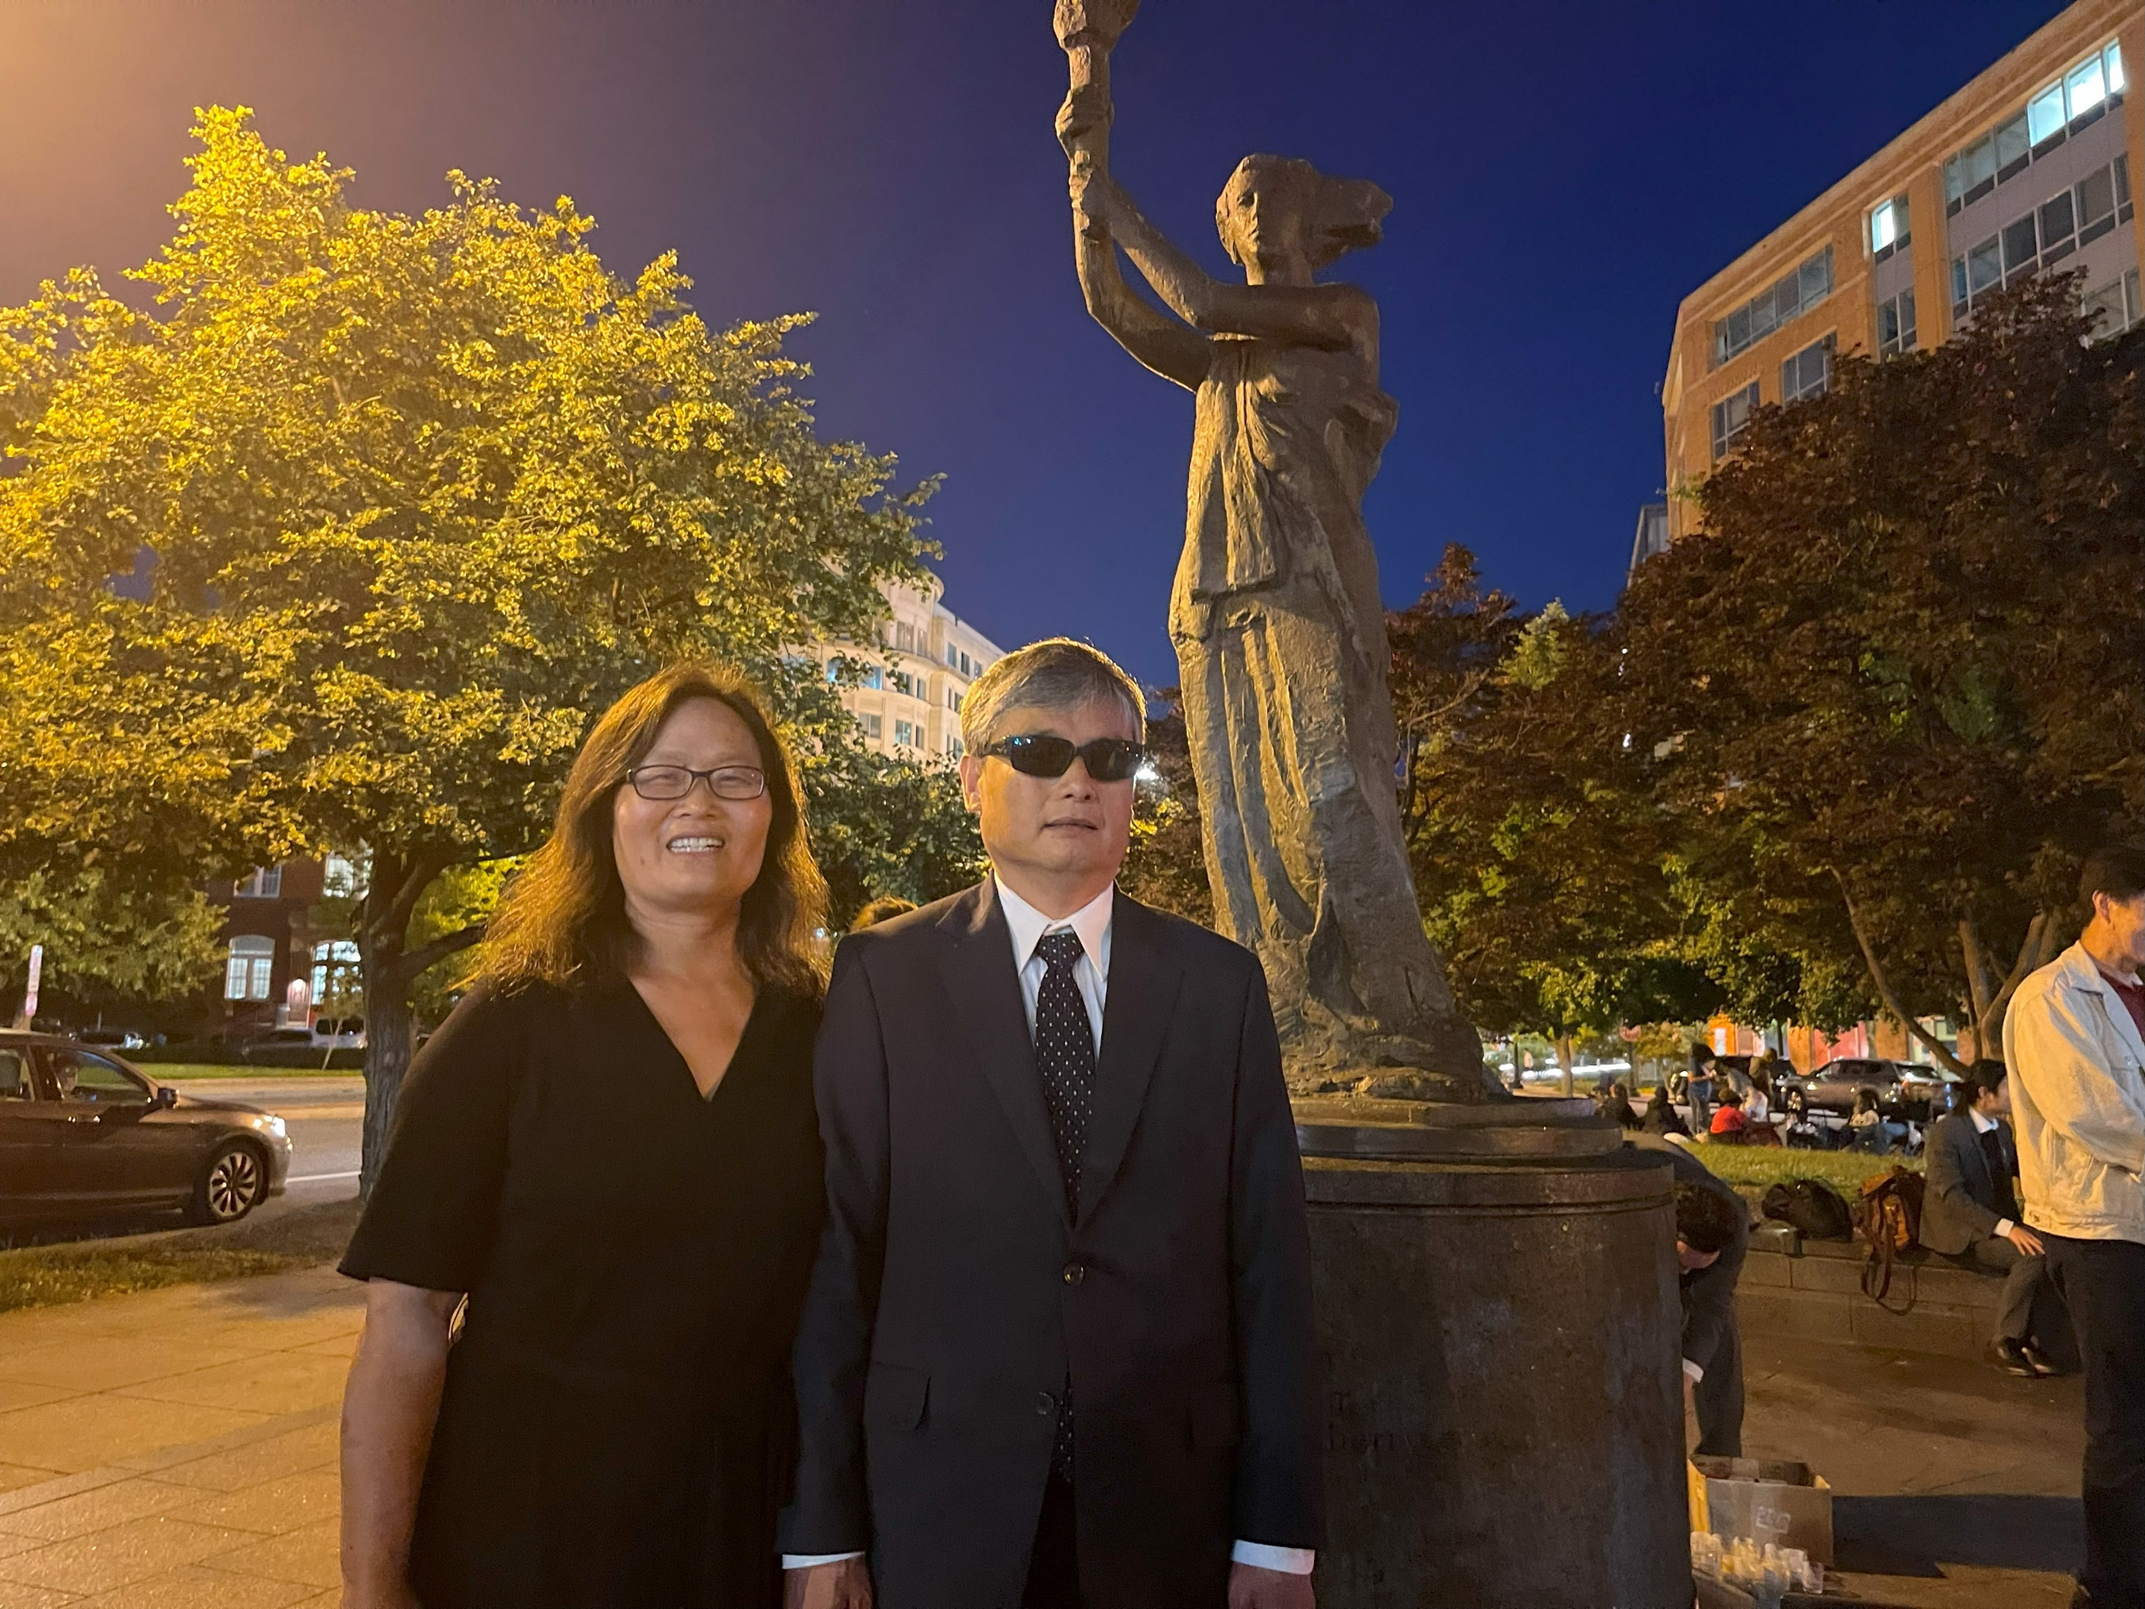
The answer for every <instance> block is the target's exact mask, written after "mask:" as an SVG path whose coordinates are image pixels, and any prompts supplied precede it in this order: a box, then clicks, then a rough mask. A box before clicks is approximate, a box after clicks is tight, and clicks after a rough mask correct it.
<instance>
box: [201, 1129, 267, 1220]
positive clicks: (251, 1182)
mask: <svg viewBox="0 0 2145 1609" xmlns="http://www.w3.org/2000/svg"><path fill="white" fill-rule="evenodd" d="M267 1193H268V1165H267V1163H265V1162H263V1161H262V1160H261V1153H260V1151H259V1150H258V1149H256V1148H255V1147H253V1146H251V1145H248V1144H247V1143H246V1142H245V1141H244V1140H226V1141H225V1142H224V1143H223V1144H221V1145H219V1146H217V1147H216V1149H215V1151H214V1153H213V1154H211V1156H210V1157H209V1160H208V1166H207V1167H205V1168H203V1169H202V1170H201V1177H200V1178H199V1179H198V1180H196V1181H195V1183H194V1198H193V1200H192V1201H190V1202H189V1203H187V1208H186V1216H187V1218H188V1219H189V1220H190V1221H192V1222H194V1223H197V1224H231V1223H237V1222H238V1220H239V1219H241V1218H243V1217H245V1216H246V1214H247V1213H249V1212H251V1211H252V1210H253V1209H254V1208H255V1207H256V1206H258V1205H260V1201H261V1197H262V1196H264V1195H266V1194H267Z"/></svg>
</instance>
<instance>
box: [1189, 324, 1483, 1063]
mask: <svg viewBox="0 0 2145 1609" xmlns="http://www.w3.org/2000/svg"><path fill="white" fill-rule="evenodd" d="M1208 349H1209V352H1210V353H1211V358H1210V361H1209V365H1208V370H1207V376H1206V379H1205V380H1204V381H1203V382H1202V383H1201V385H1200V387H1199V391H1198V408H1197V427H1196V435H1195V438H1194V441H1193V446H1192V472H1191V486H1190V494H1189V518H1188V522H1187V529H1186V532H1185V546H1184V556H1183V558H1182V560H1181V562H1180V563H1179V565H1178V568H1177V580H1176V588H1175V592H1174V595H1173V597H1172V599H1171V603H1170V619H1169V629H1170V636H1171V638H1172V640H1173V641H1174V642H1175V644H1176V650H1177V663H1178V667H1179V672H1180V675H1181V677H1182V684H1183V698H1184V717H1185V729H1186V732H1187V734H1188V736H1189V738H1190V742H1191V757H1192V770H1193V773H1194V775H1195V776H1196V778H1197V780H1198V783H1199V798H1200V807H1201V810H1202V811H1203V812H1204V815H1205V829H1206V853H1207V873H1208V878H1209V880H1210V882H1211V883H1212V885H1213V890H1214V898H1215V904H1216V917H1217V920H1218V925H1219V926H1220V928H1221V930H1222V932H1224V933H1226V934H1227V935H1229V936H1230V937H1231V938H1233V939H1235V940H1236V941H1237V942H1238V943H1240V944H1243V945H1246V946H1248V947H1249V948H1250V949H1252V950H1254V951H1256V952H1257V954H1258V956H1259V959H1260V960H1261V961H1262V962H1263V963H1264V964H1265V967H1266V975H1267V979H1268V982H1269V984H1270V986H1271V988H1272V991H1273V996H1274V1004H1275V1009H1276V1016H1277V1018H1278V1019H1279V1023H1280V1027H1281V1032H1282V1040H1283V1044H1284V1047H1285V1048H1286V1049H1287V1050H1288V1052H1289V1059H1290V1063H1291V1072H1292V1074H1294V1075H1296V1076H1297V1077H1298V1078H1299V1079H1301V1078H1304V1077H1310V1076H1316V1075H1318V1074H1321V1073H1323V1074H1336V1073H1338V1074H1348V1073H1355V1072H1365V1071H1369V1070H1370V1069H1371V1068H1373V1067H1375V1066H1377V1065H1379V1064H1381V1063H1382V1064H1388V1065H1391V1064H1399V1065H1412V1066H1416V1067H1423V1068H1426V1069H1428V1068H1434V1069H1435V1070H1437V1071H1440V1072H1445V1073H1462V1072H1463V1071H1465V1070H1466V1069H1469V1068H1476V1067H1479V1065H1480V1059H1481V1051H1480V1046H1479V1043H1478V1042H1477V1041H1476V1040H1475V1038H1474V1034H1473V1032H1472V1030H1470V1029H1468V1028H1467V1026H1466V1024H1465V1023H1464V1022H1462V1021H1460V1020H1459V1018H1458V1016H1457V1014H1456V1013H1455V1011H1454V1009H1453V1005H1452V1000H1451V997H1450V995H1449V993H1448V992H1447V989H1446V986H1445V979H1444V973H1443V969H1442V968H1441V967H1440V966H1439V964H1438V959H1437V956H1436V954H1435V952H1434V951H1433V950H1432V949H1431V947H1430V944H1429V941H1428V939H1427V938H1426V937H1425V936H1424V934H1423V929H1422V920H1421V917H1420V915H1419V913H1418V911H1417V909H1416V904H1415V893H1414V883H1413V880H1412V879H1411V877H1410V875H1409V869H1408V861H1407V852H1406V848H1405V845H1404V842H1403V839H1402V836H1401V828H1400V812H1399V805H1398V801H1397V798H1396V788H1395V783H1394V760H1395V749H1396V735H1395V732H1394V727H1393V711H1392V702H1391V699H1390V698H1389V697H1388V695H1387V692H1386V682H1385V666H1386V657H1387V648H1386V636H1385V614H1384V608H1383V605H1382V604H1381V602H1380V600H1379V596H1378V573H1377V560H1376V556H1375V554H1374V553H1373V551H1372V549H1371V545H1370V537H1369V534H1368V533H1367V532H1366V531H1365V530H1364V528H1363V517H1362V501H1363V493H1364V490H1365V488H1366V487H1368V485H1369V484H1370V480H1371V477H1372V476H1373V475H1375V474H1376V473H1377V470H1378V459H1379V455H1380V453H1381V452H1383V450H1384V448H1385V444H1386V442H1387V441H1388V440H1389V439H1390V438H1391V436H1392V433H1393V426H1394V423H1395V419H1396V416H1397V410H1396V408H1395V406H1394V403H1393V399H1392V398H1390V397H1388V396H1387V395H1386V394H1385V393H1384V392H1383V391H1381V390H1379V388H1378V385H1377V382H1376V380H1375V378H1374V376H1373V373H1372V370H1371V366H1370V365H1369V364H1368V363H1367V362H1366V361H1365V360H1364V358H1363V357H1362V356H1360V355H1359V354H1358V353H1356V352H1354V351H1340V352H1333V351H1323V350H1320V349H1317V348H1314V347H1309V346H1298V345H1292V344H1289V343H1285V342H1278V341H1265V340H1250V339H1243V338H1238V337H1217V338H1215V339H1213V340H1211V341H1210V342H1209V343H1208Z"/></svg>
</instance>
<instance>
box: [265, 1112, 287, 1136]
mask: <svg viewBox="0 0 2145 1609" xmlns="http://www.w3.org/2000/svg"><path fill="white" fill-rule="evenodd" d="M261 1127H262V1128H264V1129H266V1130H267V1131H268V1132H269V1133H270V1134H273V1135H274V1136H275V1137H276V1138H277V1139H279V1140H280V1139H283V1138H285V1137H286V1136H287V1135H288V1134H289V1132H290V1128H289V1125H288V1124H286V1123H285V1122H284V1121H283V1119H281V1118H280V1117H271V1118H268V1119H266V1120H264V1121H263V1122H262V1124H261Z"/></svg>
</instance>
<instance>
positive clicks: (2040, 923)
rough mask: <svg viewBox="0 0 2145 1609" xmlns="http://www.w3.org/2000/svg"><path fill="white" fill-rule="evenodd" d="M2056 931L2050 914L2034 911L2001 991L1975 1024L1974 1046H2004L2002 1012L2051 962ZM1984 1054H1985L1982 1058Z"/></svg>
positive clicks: (2057, 932) (2054, 949) (2057, 931)
mask: <svg viewBox="0 0 2145 1609" xmlns="http://www.w3.org/2000/svg"><path fill="white" fill-rule="evenodd" d="M2058 934H2059V930H2058V929H2057V927H2056V924H2055V921H2054V919H2053V917H2052V916H2051V914H2050V913H2049V912H2047V911H2035V912H2034V913H2033V920H2032V921H2031V922H2030V923H2028V924H2027V927H2026V938H2025V942H2024V943H2022V944H2020V945H2019V947H2018V959H2017V960H2016V961H2014V962H2012V963H2011V970H2010V972H2009V973H2007V974H2006V975H2005V977H2004V980H2003V987H2002V988H2000V989H1998V990H1997V991H1996V994H1995V996H1994V998H1992V999H1991V1000H1990V1001H1989V1003H1988V1008H1987V1009H1986V1010H1985V1011H1983V1012H1982V1014H1981V1015H1980V1017H1978V1018H1977V1019H1976V1020H1975V1023H1974V1043H1975V1045H1976V1046H1977V1047H1985V1046H1987V1045H1988V1044H1990V1043H1991V1042H1993V1043H1994V1044H1996V1045H1997V1046H1999V1047H2000V1046H2001V1045H2002V1044H2003V1019H2004V1012H2005V1011H2006V1010H2007V1009H2008V1008H2009V1006H2010V1004H2011V997H2012V996H2013V995H2015V994H2017V993H2018V986H2019V985H2020V984H2022V983H2024V982H2025V981H2026V979H2027V978H2029V977H2031V976H2032V975H2033V974H2034V973H2036V972H2038V971H2040V969H2041V968H2042V967H2044V966H2046V965H2048V963H2049V962H2051V961H2053V960H2054V959H2055V958H2056V957H2055V951H2056V940H2057V937H2058ZM1986 1053H1987V1052H1986V1051H1985V1050H1984V1054H1986Z"/></svg>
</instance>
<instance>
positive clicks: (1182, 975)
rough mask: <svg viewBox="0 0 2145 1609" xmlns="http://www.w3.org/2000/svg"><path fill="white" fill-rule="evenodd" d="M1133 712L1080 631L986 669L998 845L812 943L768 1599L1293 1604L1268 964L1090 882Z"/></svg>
mask: <svg viewBox="0 0 2145 1609" xmlns="http://www.w3.org/2000/svg"><path fill="white" fill-rule="evenodd" d="M1143 721H1144V704H1143V700H1142V698H1141V695H1140V691H1139V688H1138V686H1137V684H1135V683H1134V682H1132V681H1131V680H1130V678H1128V677H1127V676H1126V675H1125V674H1124V672H1123V671H1121V670H1119V669H1118V668H1117V667H1116V666H1115V665H1114V664H1112V663H1111V662H1110V661H1109V660H1108V659H1107V658H1105V657H1104V656H1103V655H1102V654H1100V653H1098V652H1097V651H1096V650H1094V649H1093V648H1090V647H1088V646H1086V645H1085V644H1081V643H1075V642H1070V641H1066V640H1064V639H1058V640H1055V641H1051V642H1044V643H1036V644H1032V645H1030V646H1029V647H1027V648H1023V649H1020V650H1019V651H1017V652H1015V653H1012V654H1009V655H1007V656H1006V657H1005V658H1004V659H1001V660H999V661H998V662H997V663H996V664H994V665H992V666H991V667H990V669H989V670H988V671H986V672H985V673H984V675H983V676H982V677H980V678H979V679H978V680H977V681H976V683H975V684H974V686H973V687H971V688H970V690H969V693H968V696H967V700H966V703H965V705H964V707H963V710H962V730H963V734H964V741H965V742H966V743H967V745H968V752H967V754H966V755H965V756H964V757H963V758H962V761H961V783H962V789H963V792H964V794H965V796H966V798H967V800H968V803H969V806H970V808H971V809H973V810H975V811H976V812H977V814H978V816H979V818H980V826H981V829H982V836H983V844H984V848H985V849H986V850H987V851H988V852H989V855H990V860H991V869H990V874H989V875H988V876H987V877H986V878H985V879H984V880H983V882H981V883H980V884H978V885H977V886H976V887H974V888H971V889H969V890H968V891H967V892H966V893H963V894H958V895H955V896H954V897H953V898H951V899H946V900H941V901H939V902H938V903H937V904H935V905H927V906H925V907H924V908H923V909H921V910H918V911H912V912H910V913H909V914H907V915H905V916H898V917H895V918H894V919H893V920H891V921H889V922H884V923H881V924H879V925H878V926H875V927H872V928H870V929H868V930H866V931H864V932H858V933H852V934H850V935H849V937H847V938H845V939H844V940H843V941H842V943H841V947H840V948H839V950H837V951H836V953H835V958H834V981H833V983H832V985H831V986H830V988H829V990H828V994H827V1005H826V1012H825V1017H824V1019H823V1026H822V1027H821V1030H820V1036H819V1046H818V1052H817V1057H816V1063H815V1077H814V1084H815V1088H816V1092H817V1096H818V1101H819V1121H820V1129H821V1133H822V1136H823V1138H824V1140H825V1142H826V1152H827V1199H828V1223H827V1228H826V1232H825V1236H824V1238H823V1240H822V1242H821V1247H820V1252H819V1259H818V1264H817V1266H816V1268H815V1270H814V1273H813V1277H812V1285H811V1289H810V1292H809V1294H808V1296H807V1297H806V1300H805V1309H804V1319H803V1323H802V1326H801V1328H800V1330H799V1333H798V1336H797V1341H796V1345H795V1348H794V1350H793V1358H794V1375H795V1381H796V1390H797V1401H798V1408H799V1414H800V1442H801V1446H800V1456H799V1461H798V1470H797V1477H796V1491H795V1497H794V1499H793V1501H792V1503H791V1505H790V1507H789V1509H788V1510H787V1511H786V1512H785V1513H784V1515H783V1517H782V1522H781V1527H780V1534H781V1545H782V1548H783V1553H784V1558H783V1564H784V1568H785V1571H786V1592H787V1602H788V1603H789V1605H790V1606H791V1609H872V1606H874V1605H876V1609H1013V1606H1014V1605H1020V1606H1021V1609H1224V1605H1226V1606H1227V1609H1312V1605H1313V1597H1314V1595H1313V1590H1312V1586H1311V1575H1310V1572H1311V1568H1312V1565H1313V1562H1314V1560H1313V1554H1312V1550H1313V1549H1315V1548H1317V1547H1318V1546H1319V1545H1320V1544H1321V1542H1322V1541H1323V1527H1324V1497H1323V1486H1322V1480H1323V1475H1322V1468H1321V1458H1322V1453H1323V1447H1324V1441H1325V1417H1324V1403H1323V1397H1322V1388H1321V1385H1320V1377H1319V1362H1318V1352H1317V1347H1316V1343H1315V1341H1314V1339H1313V1327H1312V1311H1311V1266H1310V1236H1309V1228H1308V1222H1307V1217H1306V1211H1305V1205H1304V1193H1303V1174H1302V1168H1301V1165H1300V1164H1299V1162H1298V1160H1297V1154H1296V1130H1295V1120H1294V1118H1293V1117H1292V1116H1291V1114H1290V1110H1289V1100H1288V1090H1287V1087H1286V1085H1285V1083H1284V1082H1283V1078H1282V1072H1281V1053H1280V1045H1279V1041H1278V1040H1277V1038H1276V1035H1275V1031H1274V1021H1273V1015H1272V1011H1271V1008H1270V1006H1269V1004H1268V1001H1267V995H1266V982H1265V977H1264V974H1263V973H1262V972H1261V970H1260V967H1259V962H1258V959H1257V958H1256V957H1255V956H1253V955H1252V954H1251V953H1250V952H1249V951H1248V950H1244V949H1241V948H1239V947H1238V946H1237V945H1235V944H1232V943H1230V942H1229V941H1228V940H1226V939H1224V938H1222V937H1220V936H1219V935H1218V934H1215V933H1212V932H1209V931H1208V930H1206V929H1204V928H1201V927H1197V926H1194V925H1193V924H1192V923H1190V922H1186V921H1183V920H1180V919H1179V918H1177V917H1174V916H1170V915H1166V914H1164V913H1163V912H1160V911H1156V910H1151V909H1149V908H1148V907H1146V906H1144V905H1141V904H1139V903H1138V902H1137V901H1135V900H1133V899H1131V898H1130V897H1129V896H1127V895H1126V894H1125V893H1124V892H1122V891H1121V890H1119V889H1117V888H1116V886H1115V879H1116V875H1117V870H1118V866H1119V864H1120V863H1121V862H1122V861H1123V859H1124V856H1125V851H1126V849H1127V847H1128V846H1129V843H1130V835H1131V825H1132V805H1133V787H1134V777H1135V775H1136V774H1137V772H1138V770H1139V768H1140V766H1141V764H1142V763H1143V761H1144V758H1145V755H1144V750H1143V749H1142V747H1141V744H1142V741H1143Z"/></svg>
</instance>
